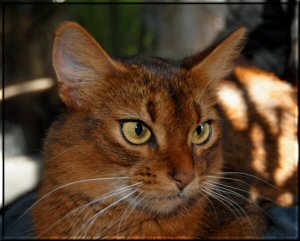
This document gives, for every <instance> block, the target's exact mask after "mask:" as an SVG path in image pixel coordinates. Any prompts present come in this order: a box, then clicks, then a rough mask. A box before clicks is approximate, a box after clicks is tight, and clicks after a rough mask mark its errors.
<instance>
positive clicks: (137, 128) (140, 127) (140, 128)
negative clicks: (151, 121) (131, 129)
mask: <svg viewBox="0 0 300 241" xmlns="http://www.w3.org/2000/svg"><path fill="white" fill-rule="evenodd" d="M143 130H144V128H143V125H142V124H141V123H137V125H136V126H135V133H136V134H137V135H138V136H140V135H141V134H142V133H143Z"/></svg>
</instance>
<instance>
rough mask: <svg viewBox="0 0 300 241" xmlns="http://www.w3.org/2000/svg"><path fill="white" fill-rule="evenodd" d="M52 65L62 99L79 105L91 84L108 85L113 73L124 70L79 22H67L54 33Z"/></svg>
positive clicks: (73, 105) (78, 106)
mask: <svg viewBox="0 0 300 241" xmlns="http://www.w3.org/2000/svg"><path fill="white" fill-rule="evenodd" d="M52 57H53V65H54V69H55V72H56V75H57V78H58V82H59V95H60V97H61V99H62V101H63V102H64V103H65V104H66V105H67V106H68V107H73V108H80V106H81V105H82V104H83V102H84V100H85V97H86V94H87V92H88V91H89V88H91V86H92V85H94V84H97V85H98V86H99V85H101V84H102V85H107V84H109V83H107V80H108V79H109V77H110V76H111V75H115V74H117V73H118V72H121V71H123V70H124V67H123V66H122V64H120V63H119V62H116V61H114V60H113V59H112V58H110V56H109V55H108V54H107V53H106V52H105V50H104V49H103V48H102V47H101V46H100V45H99V44H98V43H97V42H96V40H95V39H94V38H93V37H92V36H91V35H90V34H89V33H88V32H87V31H86V30H85V29H83V28H82V27H81V26H80V25H79V24H77V23H74V22H66V23H64V24H62V25H61V26H60V27H59V28H58V30H57V31H56V33H55V40H54V48H53V56H52Z"/></svg>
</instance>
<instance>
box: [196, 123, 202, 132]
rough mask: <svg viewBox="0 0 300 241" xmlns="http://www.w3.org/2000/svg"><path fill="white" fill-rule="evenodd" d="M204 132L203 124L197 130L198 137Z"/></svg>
mask: <svg viewBox="0 0 300 241" xmlns="http://www.w3.org/2000/svg"><path fill="white" fill-rule="evenodd" d="M202 131H203V125H202V124H201V125H199V126H198V127H197V128H196V132H197V134H198V135H200V134H201V133H202Z"/></svg>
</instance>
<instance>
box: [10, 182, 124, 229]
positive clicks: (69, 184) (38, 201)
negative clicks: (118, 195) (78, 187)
mask: <svg viewBox="0 0 300 241" xmlns="http://www.w3.org/2000/svg"><path fill="white" fill-rule="evenodd" d="M127 178H130V177H103V178H101V177H100V178H92V179H84V180H79V181H76V182H71V183H67V184H64V185H62V186H59V187H57V188H55V189H53V190H52V191H50V192H48V193H47V194H45V195H44V196H43V197H41V198H40V199H39V200H37V201H36V202H35V203H34V204H32V205H31V206H30V207H29V208H28V209H27V210H25V212H24V213H23V214H22V215H21V216H20V217H19V218H17V219H16V220H15V221H14V222H13V223H11V224H10V226H12V225H14V224H15V223H16V222H18V221H19V220H20V219H21V218H23V217H24V215H26V214H27V213H28V212H29V211H30V210H31V209H32V208H34V207H35V206H36V205H37V204H38V203H40V202H41V201H42V200H44V199H45V198H47V197H49V196H50V195H51V194H52V193H54V192H56V191H58V190H60V189H62V188H65V187H69V186H72V185H75V184H79V183H84V182H93V181H105V180H115V179H127Z"/></svg>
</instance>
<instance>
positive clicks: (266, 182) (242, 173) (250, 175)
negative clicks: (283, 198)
mask: <svg viewBox="0 0 300 241" xmlns="http://www.w3.org/2000/svg"><path fill="white" fill-rule="evenodd" d="M217 174H225V175H227V174H230V175H234V174H235V175H245V176H248V177H253V178H256V179H257V180H260V181H262V182H263V183H265V184H267V185H269V186H271V187H273V188H275V189H276V190H277V191H279V192H282V190H280V189H279V188H277V187H276V186H274V185H273V184H271V183H270V182H268V181H266V180H264V179H262V178H260V177H257V176H254V175H252V174H249V173H245V172H220V173H217Z"/></svg>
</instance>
